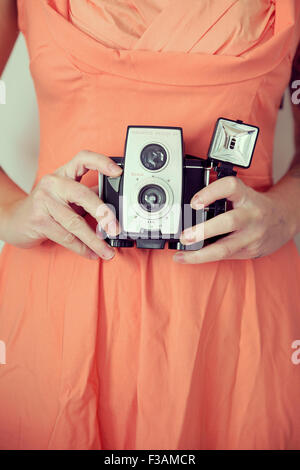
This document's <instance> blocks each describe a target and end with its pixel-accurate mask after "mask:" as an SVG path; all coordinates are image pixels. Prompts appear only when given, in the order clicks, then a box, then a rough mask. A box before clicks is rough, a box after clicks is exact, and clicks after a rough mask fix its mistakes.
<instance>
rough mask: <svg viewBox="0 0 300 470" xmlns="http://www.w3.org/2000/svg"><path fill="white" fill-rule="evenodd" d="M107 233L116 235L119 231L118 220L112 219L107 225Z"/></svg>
mask: <svg viewBox="0 0 300 470" xmlns="http://www.w3.org/2000/svg"><path fill="white" fill-rule="evenodd" d="M107 233H108V235H110V236H112V237H115V236H116V235H118V233H119V226H118V223H117V222H116V221H112V222H110V223H109V224H108V226H107Z"/></svg>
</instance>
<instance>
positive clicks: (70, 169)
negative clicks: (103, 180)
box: [54, 150, 123, 181]
mask: <svg viewBox="0 0 300 470" xmlns="http://www.w3.org/2000/svg"><path fill="white" fill-rule="evenodd" d="M89 170H95V171H99V172H100V173H102V174H104V175H106V176H115V177H116V176H120V175H121V174H122V171H123V170H122V168H121V167H120V166H119V165H117V164H116V163H115V162H114V161H113V160H112V159H111V158H109V157H107V156H106V155H103V154H101V153H95V152H91V151H90V150H82V151H81V152H79V153H78V154H77V155H76V156H75V157H74V158H73V159H72V160H71V161H69V162H68V163H66V164H65V165H63V166H62V167H60V168H58V170H56V171H55V172H54V174H56V175H58V176H64V177H68V178H72V179H74V180H76V181H80V180H81V178H82V176H83V175H85V173H87V172H88V171H89Z"/></svg>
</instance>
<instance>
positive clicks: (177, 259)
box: [173, 253, 185, 264]
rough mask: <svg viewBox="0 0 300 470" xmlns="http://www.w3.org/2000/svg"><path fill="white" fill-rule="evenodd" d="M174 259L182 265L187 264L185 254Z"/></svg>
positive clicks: (178, 254) (180, 254)
mask: <svg viewBox="0 0 300 470" xmlns="http://www.w3.org/2000/svg"><path fill="white" fill-rule="evenodd" d="M173 259H174V261H176V263H182V264H184V263H185V255H184V254H183V253H177V254H176V255H175V256H174V257H173Z"/></svg>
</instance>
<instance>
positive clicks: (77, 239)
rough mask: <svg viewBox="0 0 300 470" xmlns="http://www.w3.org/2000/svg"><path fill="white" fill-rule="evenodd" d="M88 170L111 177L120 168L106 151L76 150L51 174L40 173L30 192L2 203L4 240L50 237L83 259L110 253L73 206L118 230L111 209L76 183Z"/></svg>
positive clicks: (27, 243) (18, 242)
mask: <svg viewBox="0 0 300 470" xmlns="http://www.w3.org/2000/svg"><path fill="white" fill-rule="evenodd" d="M88 170H97V171H99V172H100V173H102V174H104V175H106V176H114V177H116V176H119V175H120V174H121V173H122V169H121V168H120V167H119V166H118V165H117V164H116V163H115V162H114V161H113V160H111V159H110V158H109V157H106V156H105V155H101V154H96V153H94V152H90V151H87V150H84V151H82V152H79V153H78V154H77V155H76V156H75V157H74V158H73V159H72V160H71V161H70V162H68V163H67V164H66V165H64V166H63V167H61V168H59V169H58V170H57V171H55V172H54V173H53V174H49V175H46V176H44V177H43V178H42V179H41V180H40V181H39V183H38V184H37V185H36V187H35V188H34V189H33V191H32V192H31V193H30V194H29V195H28V196H26V197H24V198H23V199H19V200H17V201H15V202H13V203H10V204H9V205H7V206H6V207H4V208H3V214H1V215H2V217H1V219H2V220H1V232H2V233H1V235H3V240H4V241H5V242H7V243H9V244H11V245H14V246H17V247H20V248H32V247H34V246H37V245H39V244H41V243H43V242H44V241H46V240H52V241H53V242H55V243H58V244H59V245H62V246H63V247H65V248H68V249H69V250H72V251H74V252H75V253H77V254H79V255H81V256H84V257H86V258H91V259H98V258H99V257H100V258H103V259H105V260H108V259H111V258H113V256H114V254H115V251H114V249H113V248H111V247H110V246H109V245H108V244H107V243H106V242H105V241H104V240H103V239H102V238H100V236H99V234H98V233H96V231H94V230H93V229H92V228H91V227H90V226H89V225H88V224H87V222H86V221H85V220H84V218H83V217H82V216H80V215H79V214H78V212H76V210H75V209H74V208H72V207H71V205H74V204H75V205H76V206H79V207H82V208H83V209H84V210H85V211H86V212H87V213H88V214H90V215H91V216H92V217H94V219H96V220H97V222H98V223H99V225H100V226H101V228H102V229H103V230H105V232H106V233H108V234H109V235H112V236H114V235H117V234H119V233H120V231H121V229H120V226H119V223H118V221H117V220H116V218H115V215H114V213H113V211H111V210H110V209H109V208H108V207H107V206H106V205H105V204H104V203H103V201H101V199H99V197H98V196H97V194H96V193H95V192H94V191H93V190H92V189H90V188H88V187H87V186H84V185H83V184H81V183H80V180H81V178H82V176H83V175H84V174H85V173H87V171H88ZM73 207H74V206H73Z"/></svg>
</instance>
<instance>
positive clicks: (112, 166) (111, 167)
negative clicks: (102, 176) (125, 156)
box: [108, 163, 122, 176]
mask: <svg viewBox="0 0 300 470" xmlns="http://www.w3.org/2000/svg"><path fill="white" fill-rule="evenodd" d="M108 169H109V172H110V173H112V174H113V175H116V176H118V175H120V174H121V173H122V168H120V167H119V166H118V165H116V164H115V163H110V164H109V165H108Z"/></svg>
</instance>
